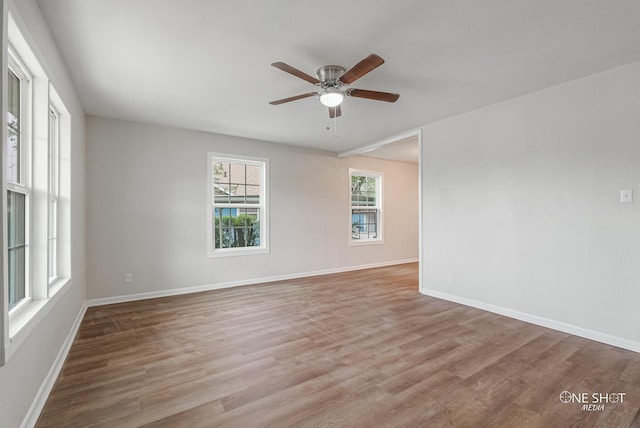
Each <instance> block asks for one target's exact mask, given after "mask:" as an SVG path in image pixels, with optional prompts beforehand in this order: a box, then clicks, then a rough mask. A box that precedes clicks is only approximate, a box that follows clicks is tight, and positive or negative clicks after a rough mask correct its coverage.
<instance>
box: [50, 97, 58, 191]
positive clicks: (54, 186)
mask: <svg viewBox="0 0 640 428" xmlns="http://www.w3.org/2000/svg"><path fill="white" fill-rule="evenodd" d="M58 123H59V121H58V115H57V114H56V112H55V111H54V110H53V109H49V195H51V196H58V165H59V160H58V141H59V139H58V135H59V126H58Z"/></svg>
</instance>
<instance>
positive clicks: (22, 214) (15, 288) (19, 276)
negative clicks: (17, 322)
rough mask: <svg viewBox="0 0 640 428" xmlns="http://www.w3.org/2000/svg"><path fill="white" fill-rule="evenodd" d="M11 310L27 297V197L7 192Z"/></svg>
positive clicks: (8, 267) (8, 268)
mask: <svg viewBox="0 0 640 428" xmlns="http://www.w3.org/2000/svg"><path fill="white" fill-rule="evenodd" d="M7 244H8V246H7V261H8V266H7V270H8V272H7V273H8V278H9V309H11V308H13V307H14V306H15V305H16V304H17V303H18V302H20V300H22V299H24V298H25V297H26V246H27V245H26V196H25V195H23V194H22V193H17V192H12V191H11V190H9V191H7Z"/></svg>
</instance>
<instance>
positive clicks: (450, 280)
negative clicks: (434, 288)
mask: <svg viewBox="0 0 640 428" xmlns="http://www.w3.org/2000/svg"><path fill="white" fill-rule="evenodd" d="M447 282H448V283H449V284H453V274H452V273H450V274H449V275H447Z"/></svg>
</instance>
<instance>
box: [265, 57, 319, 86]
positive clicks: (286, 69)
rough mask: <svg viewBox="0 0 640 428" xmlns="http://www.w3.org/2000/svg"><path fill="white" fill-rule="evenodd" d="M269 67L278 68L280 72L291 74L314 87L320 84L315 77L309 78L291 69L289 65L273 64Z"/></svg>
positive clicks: (305, 74) (282, 63)
mask: <svg viewBox="0 0 640 428" xmlns="http://www.w3.org/2000/svg"><path fill="white" fill-rule="evenodd" d="M271 65H272V66H274V67H275V68H279V69H280V70H282V71H284V72H286V73H289V74H292V75H294V76H296V77H298V78H300V79H302V80H306V81H307V82H309V83H312V84H314V85H317V84H319V83H320V81H319V80H318V79H316V78H315V77H313V76H309V75H308V74H307V73H304V72H302V71H300V70H298V69H297V68H293V67H291V66H290V65H289V64H285V63H284V62H274V63H273V64H271Z"/></svg>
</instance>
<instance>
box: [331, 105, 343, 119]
mask: <svg viewBox="0 0 640 428" xmlns="http://www.w3.org/2000/svg"><path fill="white" fill-rule="evenodd" d="M340 116H342V110H340V106H335V107H329V117H330V118H331V119H333V118H336V117H340Z"/></svg>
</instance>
